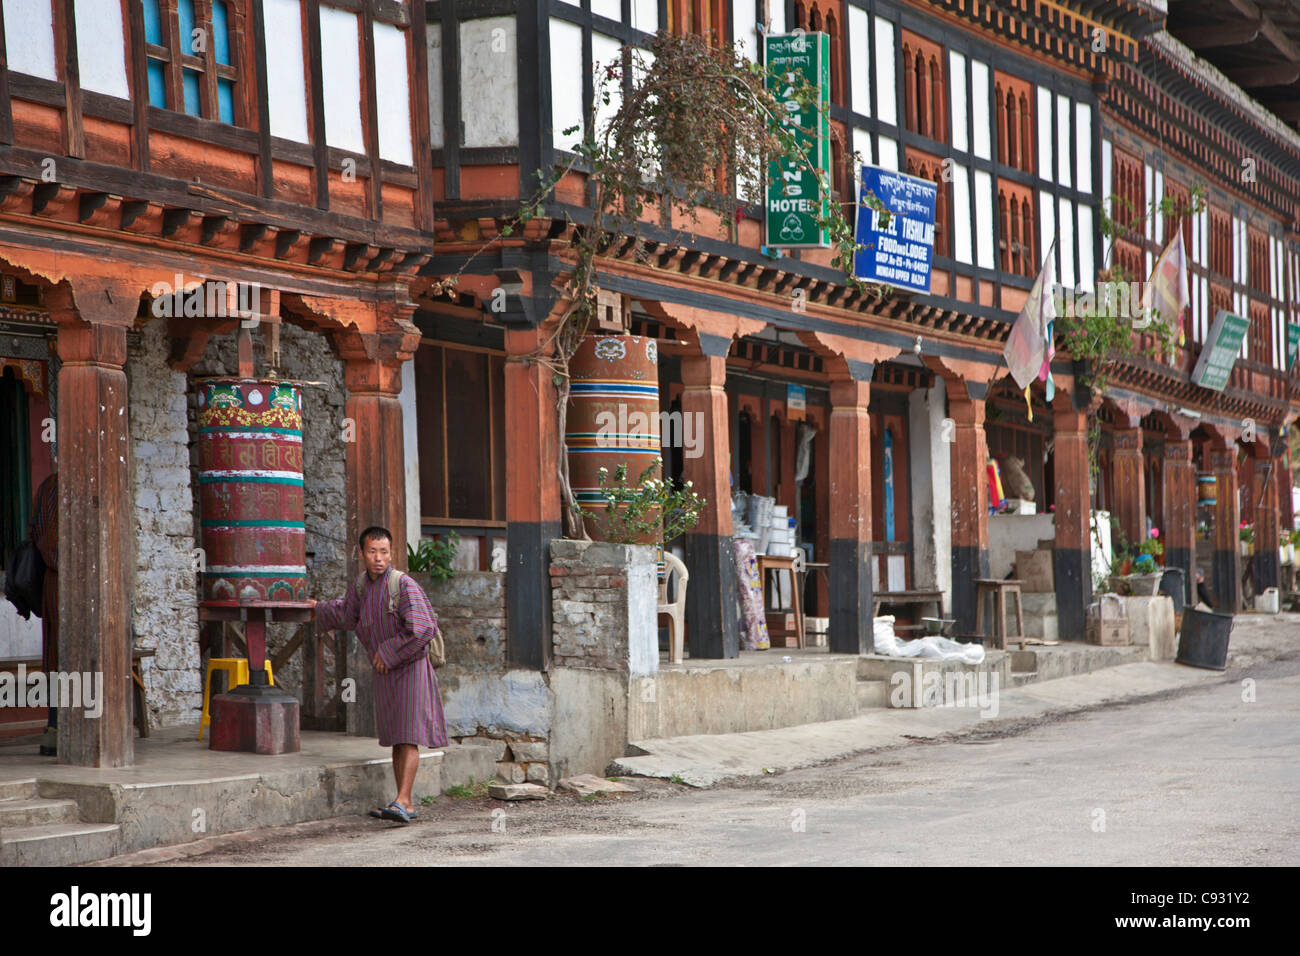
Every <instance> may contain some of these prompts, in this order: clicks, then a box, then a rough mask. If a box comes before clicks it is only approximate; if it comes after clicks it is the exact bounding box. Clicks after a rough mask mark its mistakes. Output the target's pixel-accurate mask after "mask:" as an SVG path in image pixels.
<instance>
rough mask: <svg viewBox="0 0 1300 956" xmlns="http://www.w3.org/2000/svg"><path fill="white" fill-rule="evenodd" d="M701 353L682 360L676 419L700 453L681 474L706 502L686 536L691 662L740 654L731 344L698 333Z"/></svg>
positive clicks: (689, 459)
mask: <svg viewBox="0 0 1300 956" xmlns="http://www.w3.org/2000/svg"><path fill="white" fill-rule="evenodd" d="M700 339H701V352H702V354H697V355H683V356H682V386H683V388H682V415H683V416H689V417H690V418H691V420H693V421H694V422H695V423H696V432H697V434H699V435H700V436H701V439H700V447H701V448H702V450H703V454H702V455H700V456H699V457H698V458H686V459H684V463H683V473H684V475H685V477H686V479H687V480H689V481H691V482H693V484H694V490H695V493H696V494H698V495H701V496H703V497H704V498H705V499H706V502H707V503H706V504H705V506H704V509H703V511H702V513H701V515H700V521H699V523H698V524H697V525H696V526H695V527H694V528H693V529H692V530H691V531H689V532H687V534H686V565H687V568H688V569H689V570H690V575H691V585H690V587H689V588H688V589H687V591H686V635H687V638H686V639H687V640H688V641H689V642H690V651H691V657H692V658H694V659H699V658H704V657H713V658H732V657H736V656H737V655H738V654H739V653H740V636H739V633H738V632H737V630H736V623H737V622H736V570H735V554H734V552H733V551H732V548H731V534H732V525H731V463H730V454H729V452H730V448H731V444H730V440H729V438H728V422H727V394H726V392H725V391H724V386H725V385H726V381H727V351H728V350H729V348H730V345H731V340H730V339H727V338H725V337H722V336H716V335H701V336H700Z"/></svg>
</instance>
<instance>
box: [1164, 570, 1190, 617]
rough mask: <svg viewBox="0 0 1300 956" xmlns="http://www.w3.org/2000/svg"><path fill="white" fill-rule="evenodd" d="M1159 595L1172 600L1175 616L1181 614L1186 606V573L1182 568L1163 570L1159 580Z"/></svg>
mask: <svg viewBox="0 0 1300 956" xmlns="http://www.w3.org/2000/svg"><path fill="white" fill-rule="evenodd" d="M1160 593H1161V594H1167V595H1169V597H1170V598H1172V599H1173V602H1174V613H1175V614H1182V613H1183V608H1184V607H1186V606H1187V575H1186V572H1184V571H1183V569H1182V568H1165V574H1164V577H1162V578H1161V579H1160Z"/></svg>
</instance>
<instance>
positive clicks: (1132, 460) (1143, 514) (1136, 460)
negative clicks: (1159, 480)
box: [1111, 422, 1147, 548]
mask: <svg viewBox="0 0 1300 956" xmlns="http://www.w3.org/2000/svg"><path fill="white" fill-rule="evenodd" d="M1130 424H1131V427H1127V428H1119V427H1117V428H1116V429H1115V431H1114V432H1113V433H1112V434H1113V435H1114V437H1115V458H1114V464H1113V467H1114V477H1113V479H1112V485H1111V487H1112V488H1113V489H1114V493H1115V505H1114V515H1115V518H1116V519H1117V520H1118V521H1119V526H1120V528H1122V529H1123V531H1124V534H1125V536H1126V537H1127V538H1128V540H1129V544H1130V545H1132V546H1133V547H1134V548H1136V547H1137V545H1138V543H1139V542H1141V541H1145V540H1146V536H1147V502H1146V473H1145V471H1144V470H1143V461H1142V426H1141V423H1140V422H1131V423H1130Z"/></svg>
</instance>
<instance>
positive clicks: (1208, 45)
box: [1171, 19, 1263, 51]
mask: <svg viewBox="0 0 1300 956" xmlns="http://www.w3.org/2000/svg"><path fill="white" fill-rule="evenodd" d="M1261 26H1263V24H1262V22H1261V21H1259V20H1254V19H1246V20H1232V21H1229V22H1227V23H1214V24H1210V25H1209V26H1199V27H1178V28H1175V29H1174V30H1173V31H1171V32H1172V33H1173V34H1174V36H1176V37H1177V38H1178V39H1179V40H1181V41H1182V42H1183V43H1186V44H1187V45H1188V46H1189V47H1191V48H1192V49H1193V50H1197V51H1200V50H1214V49H1217V48H1219V47H1225V46H1238V45H1239V44H1242V43H1250V42H1251V41H1252V40H1254V39H1255V38H1256V37H1258V36H1259V31H1260V28H1261Z"/></svg>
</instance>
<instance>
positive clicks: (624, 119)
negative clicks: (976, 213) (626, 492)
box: [430, 32, 888, 538]
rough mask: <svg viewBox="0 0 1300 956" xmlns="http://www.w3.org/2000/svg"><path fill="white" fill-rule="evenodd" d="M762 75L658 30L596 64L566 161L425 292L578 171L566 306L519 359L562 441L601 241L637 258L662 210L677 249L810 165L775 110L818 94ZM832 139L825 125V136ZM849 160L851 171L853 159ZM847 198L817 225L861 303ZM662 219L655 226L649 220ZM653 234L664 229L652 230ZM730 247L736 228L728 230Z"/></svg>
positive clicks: (568, 505)
mask: <svg viewBox="0 0 1300 956" xmlns="http://www.w3.org/2000/svg"><path fill="white" fill-rule="evenodd" d="M769 79H771V80H775V79H776V78H775V77H769V74H768V73H767V71H766V70H765V69H764V68H763V67H762V66H761V65H759V64H756V63H754V62H752V61H750V60H748V59H747V58H746V57H745V56H744V55H743V54H742V53H741V52H740V50H739V49H738V48H736V47H735V46H733V45H731V44H728V43H723V42H717V41H716V40H714V39H712V38H708V39H706V38H704V37H700V36H697V35H694V34H688V35H685V36H674V35H671V34H668V33H666V32H660V33H658V34H656V35H655V36H654V37H653V38H652V39H651V41H650V42H649V45H648V48H647V49H644V50H643V49H638V48H634V47H624V48H623V49H622V50H621V51H620V53H619V56H618V58H617V60H616V61H615V62H612V63H607V64H600V65H599V66H598V67H597V71H596V77H595V91H594V93H595V95H594V102H595V108H594V109H593V110H592V112H591V113H590V114H589V115H588V116H587V118H586V122H585V123H584V125H583V127H582V128H581V129H580V128H579V127H577V126H574V127H571V128H569V129H566V130H563V131H562V133H563V135H564V136H566V137H572V136H574V135H576V134H578V133H580V132H581V133H582V138H581V140H580V141H579V142H578V143H577V144H576V145H575V146H573V151H572V153H571V155H570V156H569V157H568V158H567V160H566V161H565V162H564V163H562V164H559V165H557V166H556V167H555V168H553V169H550V170H544V171H539V173H538V176H537V185H536V189H535V191H534V192H533V194H532V195H531V196H529V197H528V198H526V199H525V200H524V201H523V202H522V203H521V205H520V208H519V210H518V213H517V214H516V215H515V216H514V217H513V218H512V219H511V220H510V221H508V222H506V223H505V224H504V226H503V227H502V228H501V229H500V234H499V237H496V238H494V239H493V240H492V242H489V243H486V244H485V245H484V246H483V247H481V248H480V249H479V250H477V251H476V252H475V253H474V255H473V256H471V257H469V259H468V260H467V261H466V262H465V264H464V265H462V267H461V269H460V270H459V271H458V272H457V273H456V274H455V275H452V276H449V277H447V278H445V279H443V280H441V281H440V282H438V283H435V284H434V286H433V287H432V289H431V290H430V291H431V293H432V294H433V295H439V294H443V293H445V292H447V291H449V290H450V288H451V287H452V286H454V285H455V284H456V281H457V279H458V277H459V276H460V275H461V274H463V272H464V270H465V269H466V268H468V266H469V264H470V262H472V261H473V259H474V258H475V257H476V256H477V255H479V254H480V253H481V252H483V251H484V250H485V249H487V248H488V247H490V246H491V245H492V244H493V243H495V242H499V241H501V240H502V239H506V238H509V237H511V236H517V235H519V233H520V232H521V231H522V229H523V228H524V227H525V226H526V224H527V223H529V222H531V221H532V220H534V219H538V218H542V217H544V216H546V215H547V203H548V202H550V201H551V200H552V197H553V196H554V194H555V190H556V187H557V186H558V185H560V184H561V182H562V181H564V180H565V179H566V177H569V176H570V175H571V174H575V173H576V174H580V175H581V176H582V177H584V178H583V183H584V188H585V190H586V200H587V202H586V205H587V208H588V209H589V210H590V218H589V219H584V220H583V221H581V222H576V223H571V225H572V226H573V227H574V228H573V229H572V232H571V235H572V239H571V240H570V249H571V252H572V254H573V257H574V264H573V267H572V271H571V272H570V273H569V275H568V277H567V280H566V283H565V285H564V287H563V289H562V290H561V291H562V294H563V296H564V299H565V300H566V301H567V303H568V304H567V306H566V307H565V308H564V311H563V312H562V313H561V315H560V316H559V318H558V320H557V321H556V322H555V323H553V325H552V326H550V334H549V337H548V338H547V340H546V341H545V342H543V343H542V345H541V346H540V347H539V348H538V349H536V350H535V351H534V352H533V353H532V354H529V355H526V356H522V357H521V360H523V361H526V362H533V363H537V364H540V365H543V366H544V367H546V368H547V369H549V370H550V372H551V374H552V376H553V380H554V383H555V386H556V390H557V399H556V405H557V407H556V413H557V416H558V418H559V422H558V425H559V434H560V435H561V436H563V435H564V434H565V424H566V417H567V410H568V403H569V361H570V359H571V358H572V356H573V355H574V353H575V352H576V351H577V349H578V346H579V345H580V344H581V342H582V339H583V337H584V336H585V335H586V334H587V329H588V326H589V324H590V321H591V319H592V317H593V315H594V314H595V312H596V308H597V293H598V292H599V290H600V279H599V270H598V265H597V264H598V262H599V258H600V256H601V254H602V253H604V252H606V251H607V250H608V249H610V248H611V246H617V247H618V248H620V249H622V248H623V247H624V244H625V243H627V242H628V241H631V242H633V243H634V249H635V256H636V259H637V261H640V262H644V261H646V260H647V258H648V254H647V252H646V251H645V249H644V245H643V230H644V228H645V226H646V225H647V223H646V221H645V220H646V218H647V212H649V213H651V214H654V213H656V212H658V213H662V212H663V211H664V210H665V209H668V210H670V211H671V212H673V213H677V214H680V216H681V217H682V218H681V219H677V218H674V219H673V220H672V221H674V222H676V221H681V222H682V223H683V226H682V227H680V228H676V229H673V230H670V231H672V232H675V233H676V235H677V237H678V238H679V239H680V240H681V241H682V242H683V243H684V242H685V241H686V239H687V233H688V230H689V229H690V228H691V227H694V226H698V225H699V223H700V218H701V215H702V214H703V213H705V212H708V213H712V214H715V215H716V217H717V219H718V220H719V221H721V222H722V223H735V222H736V221H737V220H738V218H740V217H742V216H743V208H744V205H745V204H746V203H761V202H762V201H763V195H762V189H763V184H764V181H765V173H766V172H767V170H768V168H769V166H770V165H775V164H776V163H777V162H778V161H780V160H782V159H784V160H786V161H788V162H792V163H796V164H798V165H801V166H803V167H804V168H805V169H812V167H811V166H810V164H809V162H808V159H807V155H806V152H805V149H804V148H802V147H801V144H800V134H801V132H804V131H802V130H800V128H799V127H798V125H797V122H796V123H790V122H786V123H784V124H782V123H780V122H777V118H778V117H780V116H785V115H786V113H785V110H784V109H783V108H782V105H781V104H782V102H788V101H791V100H793V101H794V102H796V103H798V105H799V106H800V107H801V110H806V109H809V108H815V110H820V111H824V110H826V109H827V107H825V106H823V105H822V104H821V103H820V102H819V101H818V98H817V95H816V89H815V88H814V87H812V86H810V85H809V84H807V83H806V82H804V81H803V80H801V79H799V78H797V77H787V78H783V87H784V88H783V89H782V90H781V92H782V97H781V99H780V101H779V100H778V99H777V97H776V96H775V95H774V94H773V92H772V87H773V86H774V85H775V84H774V83H773V82H769ZM831 129H832V131H834V127H833V126H832V127H831ZM853 162H854V163H855V164H856V163H860V162H861V159H860V157H858V156H856V155H854V156H853ZM814 172H815V173H816V175H817V177H818V181H819V182H820V183H821V186H822V189H823V195H824V196H829V194H830V185H829V184H830V175H829V171H828V170H825V169H816V170H814ZM866 205H868V206H869V207H871V208H873V209H876V210H877V211H878V212H879V213H881V214H882V215H888V210H887V209H886V208H885V207H884V205H883V204H882V203H881V202H880V201H879V200H878V199H876V198H875V197H874V196H870V197H868V199H867V200H866ZM855 206H856V201H855V200H853V199H851V200H850V201H849V202H847V203H836V202H828V203H827V209H828V214H827V215H826V216H824V217H819V218H818V224H819V225H820V226H822V227H824V228H826V229H828V230H829V233H830V236H831V243H832V251H833V262H832V264H833V266H834V267H835V268H843V269H845V271H846V282H847V283H848V284H849V285H850V286H852V287H854V288H856V289H857V290H858V291H859V292H862V293H863V294H866V295H874V296H876V297H880V296H881V295H883V294H884V289H883V287H880V286H875V285H868V284H866V283H863V282H861V281H860V280H858V279H857V278H856V277H854V276H852V274H851V273H852V269H851V265H852V261H853V254H854V252H856V251H857V249H858V246H857V244H856V243H855V242H854V228H853V220H854V219H855V218H856V217H855V215H854V210H855ZM659 218H660V219H664V218H665V217H664V216H662V215H660V216H659ZM659 228H664V227H663V226H662V224H659ZM733 238H734V233H733ZM567 451H568V450H567V448H566V447H565V446H564V443H563V441H561V443H560V449H559V460H558V461H557V463H556V465H557V469H558V471H559V477H560V487H561V492H562V495H563V499H564V502H563V503H564V528H565V534H566V535H568V536H569V537H574V538H585V537H586V536H587V535H586V531H585V530H584V527H583V521H582V510H581V508H580V507H579V505H578V502H577V500H576V498H575V496H574V494H573V490H572V488H571V486H570V483H569V471H568V454H567Z"/></svg>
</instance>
